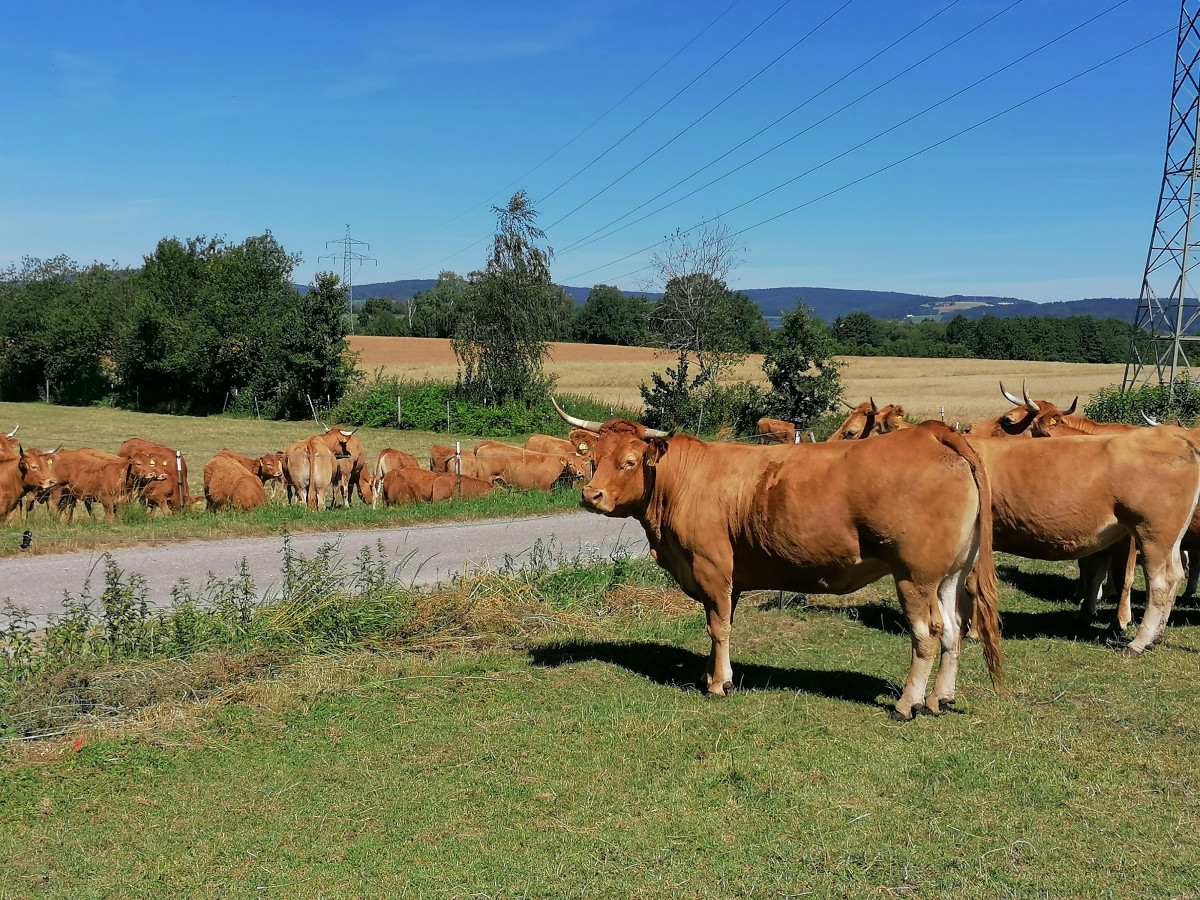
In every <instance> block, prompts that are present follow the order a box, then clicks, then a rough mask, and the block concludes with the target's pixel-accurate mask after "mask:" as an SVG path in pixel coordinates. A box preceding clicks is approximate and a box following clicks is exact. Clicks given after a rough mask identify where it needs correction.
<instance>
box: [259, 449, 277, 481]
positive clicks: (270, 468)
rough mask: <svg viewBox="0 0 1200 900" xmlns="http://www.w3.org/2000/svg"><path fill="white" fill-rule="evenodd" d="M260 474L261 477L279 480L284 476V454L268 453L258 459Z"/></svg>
mask: <svg viewBox="0 0 1200 900" xmlns="http://www.w3.org/2000/svg"><path fill="white" fill-rule="evenodd" d="M258 474H259V477H260V478H265V479H267V480H269V481H271V480H274V481H277V480H279V479H280V478H282V477H283V454H282V453H268V454H266V455H265V456H260V457H259V459H258Z"/></svg>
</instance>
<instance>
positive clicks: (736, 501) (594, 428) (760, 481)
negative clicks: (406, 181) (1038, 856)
mask: <svg viewBox="0 0 1200 900" xmlns="http://www.w3.org/2000/svg"><path fill="white" fill-rule="evenodd" d="M1000 390H1001V393H1002V394H1003V396H1004V397H1005V399H1007V400H1008V401H1009V402H1011V403H1012V404H1014V406H1013V408H1012V409H1010V410H1009V411H1007V412H1005V413H1003V414H1002V415H999V416H997V417H996V418H995V419H991V420H988V421H986V422H981V423H978V424H976V425H974V426H972V427H970V428H967V429H965V430H964V431H963V432H959V431H958V430H956V429H954V428H951V427H949V426H947V425H945V424H944V423H942V422H938V421H930V422H924V423H922V424H920V425H912V424H911V423H909V422H907V421H906V420H905V415H904V410H903V408H901V407H898V406H886V407H883V408H880V407H878V406H877V405H876V404H875V402H874V400H870V401H868V402H866V403H863V404H861V405H859V406H857V407H851V413H850V415H849V417H848V418H847V419H846V421H845V422H844V423H843V424H842V426H841V427H840V428H839V429H838V430H837V431H836V432H835V433H834V434H833V435H832V437H831V438H830V439H829V440H828V441H824V442H820V443H800V442H798V441H797V440H796V436H795V426H794V425H792V424H791V423H787V422H777V421H774V420H763V421H762V422H761V423H760V424H759V429H758V430H759V433H760V440H761V443H760V444H757V445H755V444H744V443H737V442H732V441H730V442H719V441H714V442H706V441H701V440H699V439H697V438H694V437H692V436H690V435H686V434H675V433H673V432H664V431H659V430H655V429H651V428H648V427H646V426H644V425H640V424H637V423H634V422H629V421H625V420H621V419H614V420H612V421H610V422H606V423H605V422H591V421H587V420H583V419H578V418H575V417H573V416H571V415H569V414H568V413H567V412H566V411H565V410H563V409H562V408H561V407H559V406H558V404H557V403H555V408H556V409H558V412H559V415H560V416H561V417H562V418H563V419H564V420H565V421H566V422H568V423H569V424H570V425H571V426H572V427H573V430H572V431H571V433H570V435H569V437H568V439H566V440H562V439H559V438H553V437H549V436H546V435H534V436H533V437H532V438H530V440H529V441H528V442H526V444H525V446H524V447H513V446H508V445H505V444H499V443H495V442H492V441H484V442H482V443H480V444H479V445H478V446H477V447H476V448H475V449H474V451H473V452H469V453H463V454H461V455H459V454H456V452H455V450H454V448H450V447H434V448H432V450H431V453H430V469H428V470H426V469H424V468H422V467H421V465H420V463H419V462H418V460H417V459H416V458H415V457H413V456H412V455H410V454H408V453H405V452H403V451H400V450H392V449H388V450H384V451H382V452H381V453H380V454H379V455H378V457H377V458H376V461H375V471H374V473H372V472H371V469H370V466H369V465H368V460H367V455H366V450H365V449H364V447H363V445H362V442H361V441H360V440H359V439H358V437H357V436H356V435H355V433H354V432H352V431H345V430H342V429H326V430H325V431H324V432H323V433H321V434H316V435H313V436H312V437H310V438H308V439H306V440H303V441H297V442H296V443H294V444H292V445H291V446H289V447H288V448H287V449H286V450H284V451H282V452H280V453H272V454H267V455H265V456H262V457H260V458H258V459H254V458H251V457H246V456H242V455H240V454H237V453H233V452H231V451H228V450H222V451H221V452H220V453H218V454H217V455H216V456H215V457H214V458H213V459H212V460H211V461H210V462H209V463H208V464H207V465H206V466H205V468H204V492H205V496H204V498H203V499H199V500H197V501H196V502H197V504H199V503H205V504H207V506H208V507H209V508H212V509H220V508H223V507H233V508H237V509H247V510H248V509H253V508H255V507H256V506H260V505H262V504H263V503H265V502H266V493H267V490H268V489H271V490H272V491H273V492H274V493H275V494H279V493H280V490H281V487H282V489H285V490H286V492H287V498H288V502H289V503H291V502H293V500H302V501H303V502H304V503H306V504H307V505H308V507H309V508H311V509H317V508H323V507H325V505H326V504H327V503H335V504H336V503H341V504H344V505H349V504H350V501H351V497H352V495H353V494H354V493H355V492H357V493H358V495H359V496H360V498H361V499H362V501H363V502H365V503H369V504H377V503H379V502H383V503H387V504H401V503H409V502H416V501H420V500H425V501H429V500H436V499H445V498H448V497H450V496H453V495H455V494H456V493H457V494H461V496H477V495H481V494H484V493H487V492H488V491H491V490H493V489H494V487H495V486H496V485H499V484H505V485H511V486H515V487H520V488H525V489H529V488H538V489H541V490H549V488H550V486H551V485H552V484H553V483H554V482H555V481H557V480H559V479H560V478H563V479H566V480H568V481H570V482H577V481H580V480H583V479H587V483H586V484H585V485H584V487H583V492H582V501H581V502H582V505H583V507H584V508H585V509H588V510H591V511H593V512H597V513H600V514H603V515H607V516H615V517H626V518H634V519H636V520H637V521H638V522H640V524H641V525H642V526H643V529H644V530H645V533H646V537H647V541H648V543H649V545H650V550H651V555H652V556H653V557H654V559H655V560H656V561H657V563H658V564H659V565H660V566H662V567H663V568H664V569H666V570H667V571H668V572H669V573H670V574H671V575H672V576H673V577H674V579H675V580H676V581H677V582H678V583H679V585H680V587H681V588H682V589H683V590H684V591H685V592H686V593H687V594H688V595H689V596H691V597H692V598H693V599H695V600H697V601H699V602H700V603H701V604H702V605H703V607H704V609H705V612H706V615H707V620H708V632H709V635H710V636H711V638H712V651H711V655H710V657H709V660H708V665H707V670H706V673H705V677H706V682H707V691H708V693H710V694H711V695H714V696H723V695H724V694H725V693H726V691H728V690H730V689H731V688H732V686H733V672H732V668H731V666H730V662H729V635H730V630H731V627H732V624H733V618H734V611H735V610H736V608H737V604H738V599H739V597H740V596H741V594H742V593H743V592H745V591H752V590H786V591H798V592H810V593H827V594H842V593H850V592H852V591H856V590H858V589H860V588H862V587H864V586H866V585H868V584H871V583H872V582H875V581H878V580H879V579H881V578H883V577H884V576H887V575H891V576H893V577H894V579H895V582H896V590H897V594H898V598H899V603H900V608H901V610H902V612H903V613H904V615H905V617H906V619H907V621H908V626H909V631H910V636H911V643H912V659H911V664H910V668H909V673H908V678H907V680H906V682H905V686H904V692H903V694H902V695H901V697H900V699H899V700H898V701H897V703H896V706H895V710H894V713H893V714H894V715H895V716H896V717H897V718H899V719H910V718H912V717H913V716H915V715H916V714H917V713H918V712H920V711H925V712H928V713H930V714H934V715H936V714H938V713H940V712H942V711H944V710H945V709H947V708H948V707H950V706H951V705H952V704H953V703H954V701H955V685H956V678H957V672H958V662H959V653H960V649H961V645H962V638H963V634H964V631H966V630H970V631H971V633H972V635H973V636H975V637H977V638H978V640H979V643H980V645H981V647H982V650H983V655H984V660H985V662H986V664H987V668H988V671H989V674H990V675H991V676H992V678H993V680H998V679H999V678H1000V677H1002V664H1003V654H1002V652H1001V649H1000V621H999V612H998V597H999V590H998V583H997V576H996V569H995V565H994V562H993V558H992V555H993V551H994V550H1000V551H1003V552H1006V553H1011V554H1014V555H1017V556H1022V557H1027V558H1031V559H1045V560H1071V559H1074V560H1078V561H1079V568H1080V583H1079V596H1080V598H1081V613H1082V614H1084V615H1087V616H1095V614H1096V608H1097V603H1098V601H1099V600H1100V599H1102V598H1109V599H1112V600H1115V601H1116V604H1117V614H1116V618H1115V621H1114V622H1113V623H1112V627H1113V629H1114V630H1115V631H1117V632H1121V631H1123V630H1124V629H1125V628H1126V627H1127V626H1129V624H1130V623H1131V621H1132V611H1131V608H1130V599H1129V598H1130V589H1131V585H1132V579H1133V574H1134V570H1135V565H1136V561H1137V558H1138V555H1139V554H1140V556H1141V560H1142V566H1143V572H1144V574H1145V580H1146V586H1147V603H1146V609H1145V613H1144V614H1143V617H1142V621H1141V623H1140V624H1139V626H1138V629H1137V632H1136V634H1135V636H1134V638H1133V640H1132V641H1130V642H1129V643H1128V644H1126V645H1125V647H1124V652H1125V653H1126V654H1129V655H1137V654H1140V653H1142V652H1144V651H1146V650H1147V649H1150V648H1151V647H1152V646H1153V645H1154V644H1155V643H1156V642H1159V641H1161V640H1162V638H1163V635H1164V632H1165V629H1166V625H1167V619H1168V617H1169V615H1170V613H1171V609H1172V607H1173V606H1174V603H1175V598H1176V594H1177V593H1178V590H1179V586H1180V584H1181V582H1182V581H1183V578H1184V575H1185V570H1184V566H1183V561H1184V558H1185V556H1184V555H1185V554H1188V555H1190V556H1191V558H1192V559H1200V556H1196V554H1197V553H1198V552H1200V513H1198V511H1197V501H1198V499H1200V429H1196V430H1191V429H1187V428H1183V427H1180V426H1172V425H1163V426H1159V425H1156V424H1155V423H1153V422H1148V423H1147V426H1146V427H1143V426H1133V425H1113V424H1102V423H1098V422H1094V421H1092V420H1091V419H1088V418H1086V417H1084V416H1080V415H1075V407H1076V405H1077V402H1078V398H1076V401H1075V402H1073V403H1071V405H1070V406H1069V407H1068V408H1067V409H1066V410H1065V411H1064V410H1062V409H1060V408H1058V407H1057V406H1055V405H1054V404H1053V403H1051V402H1050V401H1047V400H1038V401H1034V400H1031V399H1030V398H1029V395H1028V393H1026V392H1025V390H1024V386H1022V397H1021V398H1020V399H1018V398H1017V397H1015V396H1014V395H1012V394H1010V393H1009V392H1008V391H1006V390H1005V389H1004V385H1003V384H1001V386H1000ZM847 406H849V404H847ZM789 429H790V430H789ZM867 438H870V440H867ZM1046 438H1050V440H1045V439H1046ZM772 441H776V442H778V443H772ZM180 463H182V460H181V459H180ZM177 465H179V463H177V454H176V452H175V451H174V450H171V449H169V448H167V447H163V446H161V445H158V444H153V443H150V442H148V441H141V440H138V439H133V440H129V441H126V442H125V443H124V444H122V445H121V448H120V449H119V450H118V453H117V455H115V456H113V455H110V454H107V453H101V452H99V451H96V450H88V449H84V450H61V449H60V450H57V451H55V452H52V453H43V452H41V451H38V450H32V449H26V448H22V447H21V446H20V445H19V444H18V443H17V440H16V432H15V429H14V431H13V432H11V433H10V434H9V435H7V437H6V438H5V439H4V440H2V441H0V510H2V511H3V518H4V521H5V523H6V524H7V523H8V522H10V521H11V520H12V518H13V516H14V515H16V512H17V510H18V508H19V507H20V505H21V503H22V500H24V501H25V503H26V504H27V505H28V506H29V507H30V508H32V505H33V504H35V503H37V502H46V503H47V504H49V506H50V507H51V509H56V510H59V511H61V512H62V513H63V514H68V515H69V514H70V512H71V510H72V509H73V508H74V506H75V504H76V503H77V502H78V501H81V500H82V501H83V502H84V504H85V506H87V507H88V509H89V511H90V508H91V504H92V503H93V502H98V503H100V504H102V505H103V506H104V510H105V514H106V517H107V518H108V519H109V520H111V519H112V517H113V509H114V507H115V505H116V504H117V503H118V502H120V501H121V500H122V499H124V498H127V497H129V496H131V495H137V496H140V497H141V498H143V499H144V501H145V502H146V503H147V505H148V506H151V507H153V508H158V509H161V510H163V511H164V512H171V511H173V510H177V509H178V508H179V507H180V504H181V503H182V504H185V505H186V504H189V503H191V502H192V500H191V498H190V496H189V494H188V492H187V473H186V468H185V467H183V466H182V465H180V469H181V470H180V469H177ZM589 473H590V478H589ZM1197 575H1200V565H1197V566H1192V567H1191V571H1190V578H1189V584H1188V587H1187V593H1189V594H1190V593H1192V592H1193V591H1194V589H1195V581H1196V578H1197ZM935 662H936V663H938V667H937V677H936V680H935V681H934V684H933V688H932V690H928V685H929V679H930V678H931V676H932V674H933V668H934V663H935Z"/></svg>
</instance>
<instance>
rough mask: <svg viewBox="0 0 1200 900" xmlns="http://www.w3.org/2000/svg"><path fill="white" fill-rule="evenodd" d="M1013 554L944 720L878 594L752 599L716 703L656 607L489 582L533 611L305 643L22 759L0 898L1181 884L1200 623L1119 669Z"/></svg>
mask: <svg viewBox="0 0 1200 900" xmlns="http://www.w3.org/2000/svg"><path fill="white" fill-rule="evenodd" d="M999 562H1000V565H1001V572H1002V575H1003V576H1004V578H1005V580H1006V584H1005V587H1004V598H1003V604H1002V609H1003V620H1004V626H1005V630H1006V634H1007V636H1008V639H1007V640H1006V642H1005V651H1006V653H1007V655H1008V672H1009V679H1008V683H1007V686H1006V687H1005V688H1004V689H1003V690H1001V691H1000V692H999V693H996V692H994V691H993V690H992V689H991V687H990V685H989V683H988V681H987V679H986V676H985V674H984V670H983V665H982V660H981V658H980V653H979V650H978V648H977V647H974V646H968V648H967V649H966V651H965V653H964V657H965V658H964V665H963V673H962V679H961V684H960V690H959V708H960V710H961V712H960V713H959V714H950V715H946V716H943V717H941V718H938V719H930V718H921V719H918V720H917V721H915V722H913V723H909V724H907V725H902V726H898V725H895V724H894V723H892V722H890V721H889V719H888V718H887V714H886V709H885V705H886V703H887V702H890V701H891V700H892V699H893V698H894V696H895V695H896V694H897V693H898V686H899V684H900V683H901V682H902V681H903V678H904V675H905V672H906V670H907V663H908V652H909V651H908V640H907V637H906V636H905V635H904V634H903V633H902V629H901V628H900V627H899V618H898V614H897V613H896V612H895V602H894V600H893V599H890V597H889V594H888V588H887V586H886V585H884V584H881V585H878V586H876V587H874V588H871V589H868V590H866V591H863V592H860V593H858V594H855V595H852V596H850V597H846V598H824V597H820V598H817V597H810V598H807V599H806V600H805V602H803V603H802V604H798V605H793V606H789V607H788V608H785V609H783V610H779V609H778V608H777V607H776V605H775V602H774V597H772V596H771V595H753V596H749V597H747V598H745V599H743V601H742V607H741V608H740V609H739V612H738V617H739V618H738V622H737V626H736V628H735V630H734V635H733V663H734V677H735V680H736V681H739V682H740V683H741V688H742V689H741V690H738V691H736V692H735V693H734V694H733V695H732V696H731V697H729V698H728V699H726V700H723V701H717V702H713V701H705V700H703V699H702V698H701V695H700V694H699V692H698V691H697V690H696V686H695V685H696V681H697V680H698V679H699V677H700V671H701V667H702V665H703V657H704V655H705V654H706V653H707V649H708V641H707V638H706V636H705V634H704V630H703V620H702V617H701V616H700V615H699V613H698V611H695V610H691V609H689V608H688V607H686V606H680V605H678V603H674V602H671V603H668V602H667V601H668V600H670V597H671V596H672V595H667V594H662V593H661V591H660V592H659V593H658V594H653V592H651V593H650V594H649V595H648V596H651V597H655V596H656V597H658V598H659V601H660V604H659V607H657V609H658V611H655V609H656V607H655V605H654V603H652V602H650V600H647V602H646V604H645V605H642V606H636V605H632V606H626V607H621V608H618V607H617V606H616V605H615V604H607V605H606V602H605V601H604V600H603V599H602V598H600V597H599V596H598V594H597V592H596V591H595V590H594V589H590V588H589V589H584V588H583V587H581V586H580V582H575V583H573V584H569V585H560V586H559V588H557V589H554V590H551V589H550V588H548V587H545V585H546V584H547V582H546V581H544V580H541V579H533V580H530V579H527V578H520V577H515V578H513V579H512V580H511V582H510V583H508V585H507V587H505V586H504V584H502V583H501V582H495V583H493V584H492V588H491V589H492V594H491V596H493V597H504V596H510V597H511V598H512V599H511V603H512V604H514V605H516V604H517V603H518V601H522V600H528V599H532V601H533V603H534V606H533V607H532V608H534V609H536V608H537V607H538V606H540V607H542V608H544V609H545V610H546V612H545V621H544V623H543V625H542V626H541V627H540V628H531V629H526V630H517V631H513V632H510V633H508V635H507V637H504V636H496V635H493V637H494V638H495V640H493V641H490V642H487V641H485V642H481V643H478V644H474V645H472V647H471V648H470V649H459V650H455V651H446V652H433V653H430V652H396V651H385V650H378V649H377V650H375V651H374V652H370V653H366V652H362V651H342V652H339V653H334V654H322V655H315V656H314V655H311V654H304V653H299V654H294V655H292V656H290V657H289V658H287V659H285V660H282V661H277V662H276V663H274V664H272V665H271V666H270V667H269V668H267V669H264V670H263V674H259V675H257V676H255V675H254V674H253V673H252V674H251V675H250V676H248V677H247V678H246V679H243V680H236V681H234V682H233V683H232V684H231V686H230V687H229V688H228V689H227V690H225V691H223V692H219V693H217V694H216V695H215V696H212V695H211V693H209V694H204V695H203V696H207V697H210V699H207V700H204V701H203V702H199V703H191V704H187V703H175V704H167V705H166V706H164V707H163V708H160V709H158V710H157V711H152V710H144V711H143V712H142V713H141V714H139V716H138V717H137V718H136V719H134V720H133V721H132V722H131V723H129V724H127V725H125V726H124V727H122V728H108V729H104V728H96V729H86V728H85V729H82V730H80V731H78V732H73V733H71V734H68V735H66V736H64V737H61V738H57V739H55V740H52V741H46V742H41V743H38V744H35V745H32V746H31V745H26V744H19V745H10V747H9V756H8V760H7V761H6V762H5V763H3V764H2V765H3V769H2V770H0V811H3V814H2V815H0V872H3V873H5V875H4V878H0V897H5V898H7V897H24V896H36V897H72V898H86V897H105V898H108V897H142V896H160V895H161V896H188V897H222V898H231V897H259V896H272V895H283V896H304V897H342V896H361V897H397V896H410V897H592V896H605V897H639V898H640V897H672V898H691V897H746V896H752V895H754V896H757V895H762V896H772V897H784V896H813V897H872V898H874V897H892V896H902V897H903V896H916V897H956V898H957V897H964V898H974V897H978V898H995V897H1030V898H1035V897H1050V898H1059V897H1121V898H1125V897H1155V898H1157V897H1184V896H1195V895H1196V891H1197V877H1196V860H1197V858H1200V828H1198V826H1200V821H1198V820H1200V812H1197V810H1200V805H1198V801H1200V765H1198V763H1200V758H1198V757H1200V750H1198V749H1197V748H1198V746H1200V743H1198V740H1197V738H1198V737H1200V703H1198V702H1197V699H1196V688H1195V684H1196V668H1197V665H1198V662H1197V660H1198V659H1200V657H1198V656H1197V653H1198V652H1200V628H1197V624H1200V613H1198V612H1197V609H1196V607H1195V606H1194V605H1193V606H1184V607H1182V608H1180V609H1178V610H1177V611H1176V613H1175V615H1174V616H1173V618H1172V626H1171V629H1170V632H1169V635H1168V641H1167V644H1166V646H1164V647H1163V648H1161V649H1159V650H1157V651H1155V652H1154V653H1151V654H1149V655H1147V656H1145V657H1143V658H1141V659H1136V660H1127V659H1123V658H1121V657H1120V656H1118V655H1117V654H1116V653H1114V652H1113V651H1112V650H1111V649H1110V648H1108V647H1106V646H1105V645H1104V643H1103V633H1102V630H1101V628H1100V627H1099V626H1092V625H1087V626H1079V625H1077V624H1076V622H1075V614H1074V610H1073V609H1072V608H1071V606H1070V603H1069V593H1070V586H1071V585H1070V580H1069V578H1068V577H1067V576H1068V573H1071V572H1073V567H1068V566H1063V565H1054V564H1040V563H1027V562H1025V561H1016V560H1012V559H1010V558H1001V559H1000V561H999ZM648 578H649V576H648V575H647V576H645V578H644V579H643V580H645V579H648ZM531 585H534V586H537V585H541V586H542V587H538V588H537V591H542V593H537V591H535V594H536V596H534V597H532V598H530V597H528V596H527V594H528V592H529V591H530V590H533V589H534V588H533V587H531ZM506 592H507V593H506ZM576 594H578V595H579V596H580V597H582V598H583V599H581V600H580V601H579V602H578V603H575V604H573V605H572V604H571V603H570V598H571V596H573V595H576ZM1139 596H1140V595H1135V605H1136V603H1137V601H1138V599H1139ZM664 604H665V605H664ZM504 606H505V604H501V605H500V606H499V607H498V608H499V609H503V608H504ZM555 609H563V610H566V611H567V612H569V615H566V614H564V616H563V617H562V618H555V617H554V615H552V613H553V611H554V610H555ZM1139 612H1140V610H1139ZM530 621H533V619H530ZM76 736H81V737H83V738H84V745H83V747H82V749H81V750H80V751H79V752H77V753H76V752H72V749H71V748H72V747H73V744H74V740H75V738H76Z"/></svg>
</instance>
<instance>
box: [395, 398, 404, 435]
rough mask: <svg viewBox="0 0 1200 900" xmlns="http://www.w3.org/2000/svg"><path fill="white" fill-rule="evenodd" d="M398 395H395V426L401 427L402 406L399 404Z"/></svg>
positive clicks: (402, 423)
mask: <svg viewBox="0 0 1200 900" xmlns="http://www.w3.org/2000/svg"><path fill="white" fill-rule="evenodd" d="M402 402H403V401H401V399H400V395H399V394H397V395H396V427H397V428H401V427H403V425H404V407H403V406H401V403H402Z"/></svg>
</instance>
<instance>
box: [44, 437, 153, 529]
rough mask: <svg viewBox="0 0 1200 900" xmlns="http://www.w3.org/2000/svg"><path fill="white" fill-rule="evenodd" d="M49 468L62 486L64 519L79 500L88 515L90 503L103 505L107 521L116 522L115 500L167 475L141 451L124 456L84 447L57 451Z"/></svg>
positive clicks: (61, 501)
mask: <svg viewBox="0 0 1200 900" xmlns="http://www.w3.org/2000/svg"><path fill="white" fill-rule="evenodd" d="M52 468H53V471H54V479H55V481H57V482H58V483H59V485H60V486H62V487H63V488H64V489H65V492H64V493H63V496H62V498H61V500H60V504H61V505H65V506H66V512H67V518H68V519H70V518H71V515H72V514H73V513H74V511H75V504H76V503H78V502H79V501H80V500H82V501H83V505H84V508H85V509H86V510H87V511H88V514H89V515H90V514H91V511H92V503H93V502H97V503H99V504H100V505H101V506H103V507H104V519H105V521H106V522H113V521H115V519H116V509H117V504H118V503H123V502H125V501H126V500H127V499H128V498H129V497H130V496H132V495H134V494H137V493H139V492H140V491H141V489H142V487H143V486H144V485H145V484H146V483H147V482H152V481H158V482H161V481H163V480H165V479H166V477H167V475H166V473H165V472H164V471H163V469H162V466H160V465H157V464H156V461H155V460H153V459H151V457H150V456H149V455H148V454H146V453H143V452H142V451H140V450H135V451H132V452H131V453H130V454H129V455H128V456H126V457H121V456H113V455H112V454H111V453H104V452H102V451H99V450H93V449H91V448H86V447H85V448H83V449H80V450H60V451H59V452H58V453H57V454H55V458H54V465H53V467H52Z"/></svg>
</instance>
